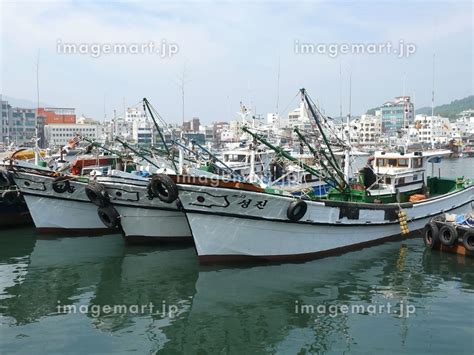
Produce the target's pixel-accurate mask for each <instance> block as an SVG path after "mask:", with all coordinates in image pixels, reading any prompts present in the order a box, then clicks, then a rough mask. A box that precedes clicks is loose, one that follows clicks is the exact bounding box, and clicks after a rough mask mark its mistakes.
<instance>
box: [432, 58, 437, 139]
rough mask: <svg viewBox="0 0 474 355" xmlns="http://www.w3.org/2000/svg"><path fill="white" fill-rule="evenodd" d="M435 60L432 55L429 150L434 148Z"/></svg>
mask: <svg viewBox="0 0 474 355" xmlns="http://www.w3.org/2000/svg"><path fill="white" fill-rule="evenodd" d="M435 58H436V54H435V53H433V86H432V90H431V148H434V137H433V127H434V102H435Z"/></svg>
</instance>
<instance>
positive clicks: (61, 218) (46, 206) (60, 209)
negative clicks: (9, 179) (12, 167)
mask: <svg viewBox="0 0 474 355" xmlns="http://www.w3.org/2000/svg"><path fill="white" fill-rule="evenodd" d="M14 180H15V183H16V185H17V186H18V188H19V189H20V191H21V193H22V194H23V196H24V198H25V201H26V204H27V206H28V209H29V211H30V214H31V217H32V218H33V222H34V224H35V226H36V228H38V229H39V230H41V231H45V232H59V231H63V230H68V231H75V232H84V233H91V232H93V233H96V234H97V233H98V234H102V233H110V232H112V231H111V230H110V229H108V228H106V227H105V226H104V224H103V223H102V222H101V220H100V219H99V216H98V215H97V207H96V206H95V205H94V204H92V203H91V202H90V201H89V199H88V198H87V196H86V194H85V190H84V188H85V186H86V183H85V182H78V181H70V186H71V189H70V190H69V191H66V192H63V193H57V192H56V191H54V190H53V189H52V183H53V181H54V177H51V176H47V175H42V174H41V173H39V174H38V173H35V172H34V171H33V170H32V171H31V172H21V171H20V172H16V173H15V174H14Z"/></svg>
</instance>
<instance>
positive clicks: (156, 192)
mask: <svg viewBox="0 0 474 355" xmlns="http://www.w3.org/2000/svg"><path fill="white" fill-rule="evenodd" d="M148 186H149V190H150V191H151V193H152V195H153V196H154V197H158V198H159V199H160V200H161V201H163V202H165V203H172V202H174V201H176V199H177V198H178V187H177V186H176V184H175V182H174V181H173V180H172V179H171V178H170V177H169V176H168V175H165V174H158V175H154V176H153V177H152V178H151V180H150V182H149V184H148Z"/></svg>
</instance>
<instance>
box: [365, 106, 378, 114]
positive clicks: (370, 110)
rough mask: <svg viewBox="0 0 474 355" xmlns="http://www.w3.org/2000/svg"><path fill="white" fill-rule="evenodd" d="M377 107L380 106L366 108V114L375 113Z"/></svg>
mask: <svg viewBox="0 0 474 355" xmlns="http://www.w3.org/2000/svg"><path fill="white" fill-rule="evenodd" d="M378 109H380V107H374V108H371V109H368V110H367V112H366V114H368V115H375V111H377V110H378Z"/></svg>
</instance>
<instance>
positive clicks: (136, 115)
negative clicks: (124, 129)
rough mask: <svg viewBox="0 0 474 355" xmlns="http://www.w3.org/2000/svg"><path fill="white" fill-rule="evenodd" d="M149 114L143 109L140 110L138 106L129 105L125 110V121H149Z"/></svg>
mask: <svg viewBox="0 0 474 355" xmlns="http://www.w3.org/2000/svg"><path fill="white" fill-rule="evenodd" d="M147 120H148V119H147V115H146V113H145V112H144V111H143V110H140V109H138V108H136V107H129V108H127V111H126V112H125V121H127V122H132V121H147Z"/></svg>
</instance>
